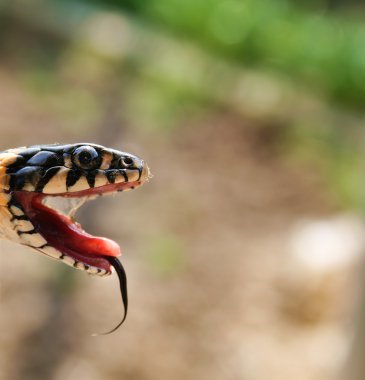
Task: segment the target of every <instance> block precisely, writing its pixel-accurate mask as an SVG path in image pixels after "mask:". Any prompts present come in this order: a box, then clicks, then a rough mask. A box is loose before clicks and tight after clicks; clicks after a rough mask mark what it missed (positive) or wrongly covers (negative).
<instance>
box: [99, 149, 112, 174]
mask: <svg viewBox="0 0 365 380" xmlns="http://www.w3.org/2000/svg"><path fill="white" fill-rule="evenodd" d="M102 155H103V161H102V163H101V165H100V169H102V170H106V169H109V168H110V164H111V162H112V160H113V154H112V153H110V152H103V154H102Z"/></svg>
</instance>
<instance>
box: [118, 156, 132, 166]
mask: <svg viewBox="0 0 365 380" xmlns="http://www.w3.org/2000/svg"><path fill="white" fill-rule="evenodd" d="M120 164H121V165H122V166H124V167H126V168H129V167H131V166H133V165H134V161H133V158H131V157H122V158H121V159H120Z"/></svg>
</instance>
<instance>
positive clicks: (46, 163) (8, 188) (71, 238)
mask: <svg viewBox="0 0 365 380" xmlns="http://www.w3.org/2000/svg"><path fill="white" fill-rule="evenodd" d="M149 177H150V172H149V169H148V166H147V165H146V164H145V162H144V161H143V160H142V159H140V158H138V157H137V156H134V155H132V154H129V153H126V152H120V151H118V150H115V149H110V148H106V147H103V146H101V145H96V144H89V143H78V144H67V145H60V144H53V145H37V146H31V147H21V148H15V149H9V150H6V151H3V152H1V153H0V238H2V239H8V240H11V241H13V242H15V243H19V244H23V245H26V246H29V247H31V248H33V249H35V250H37V251H38V252H40V253H42V254H45V255H47V256H48V257H51V258H53V259H56V260H59V261H60V262H62V263H64V264H66V265H69V266H72V267H74V268H76V269H79V270H83V271H86V272H88V273H89V274H93V275H99V276H104V275H108V274H110V273H111V268H112V266H114V267H115V268H116V269H117V273H118V275H119V273H121V271H120V270H118V264H117V261H116V260H117V259H116V257H117V256H119V255H120V248H119V245H118V244H117V243H115V242H114V241H112V240H110V239H106V238H101V237H95V236H92V235H90V234H88V233H86V232H85V231H84V230H83V229H82V228H81V226H80V225H79V224H78V223H77V222H75V221H74V213H75V210H76V209H77V208H78V207H79V206H80V205H81V204H82V203H84V202H85V201H87V200H89V199H93V198H95V197H97V196H99V195H104V194H112V193H115V192H118V191H124V190H130V189H134V188H136V187H139V186H141V185H142V184H143V183H145V182H146V181H147V180H148V178H149ZM56 198H57V199H59V198H61V199H63V200H64V199H67V200H68V201H69V202H70V205H71V206H72V207H71V209H70V210H69V212H68V213H66V214H64V213H61V212H60V211H59V210H57V209H55V208H53V207H51V206H50V205H49V201H50V200H51V201H52V199H56ZM122 295H123V294H122Z"/></svg>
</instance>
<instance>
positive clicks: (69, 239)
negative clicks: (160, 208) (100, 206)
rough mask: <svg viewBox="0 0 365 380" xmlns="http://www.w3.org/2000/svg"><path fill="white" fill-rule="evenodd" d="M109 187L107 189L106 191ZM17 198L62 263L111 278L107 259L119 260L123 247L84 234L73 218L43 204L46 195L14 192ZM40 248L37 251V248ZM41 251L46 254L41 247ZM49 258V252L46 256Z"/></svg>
mask: <svg viewBox="0 0 365 380" xmlns="http://www.w3.org/2000/svg"><path fill="white" fill-rule="evenodd" d="M139 184H140V183H138V182H135V183H133V182H130V183H124V184H123V186H122V185H119V186H113V187H112V186H110V185H107V186H105V187H104V189H103V188H96V189H90V190H86V191H81V192H78V193H64V194H52V195H51V196H55V195H57V196H62V197H84V196H90V197H92V196H94V195H95V194H96V195H102V194H106V193H114V192H116V191H122V190H126V189H130V188H134V187H137V186H138V185H139ZM106 187H107V188H106ZM12 195H13V198H14V199H15V201H16V202H17V203H19V204H20V205H21V206H22V208H23V211H24V213H25V214H26V215H27V217H28V218H29V220H30V221H31V223H32V224H33V226H34V228H35V230H36V231H37V232H38V233H39V234H41V235H42V236H43V237H44V239H45V240H46V241H47V243H48V245H49V246H50V247H53V248H54V249H56V250H57V251H59V252H61V256H60V257H59V259H61V260H63V261H64V262H65V263H66V264H68V265H70V266H73V267H75V268H77V269H80V270H86V271H88V272H89V273H92V274H99V275H104V274H110V273H111V265H110V263H109V261H108V259H107V256H113V257H116V256H119V255H120V247H119V245H118V244H117V243H116V242H114V241H113V240H110V239H106V238H102V237H95V236H92V235H90V234H88V233H86V232H85V231H83V230H82V228H81V226H80V225H79V224H77V223H75V222H73V221H72V220H71V219H70V218H68V217H66V216H65V215H63V214H60V213H58V212H57V211H56V210H54V209H52V208H49V207H47V206H45V205H44V204H43V199H44V198H45V196H50V195H48V194H47V195H45V194H42V193H33V192H25V191H19V192H13V193H12ZM33 248H36V249H37V247H33ZM38 250H39V251H40V252H42V249H41V248H40V247H39V248H38ZM44 253H45V254H47V253H46V252H44Z"/></svg>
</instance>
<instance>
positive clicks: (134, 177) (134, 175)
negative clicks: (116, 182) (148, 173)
mask: <svg viewBox="0 0 365 380" xmlns="http://www.w3.org/2000/svg"><path fill="white" fill-rule="evenodd" d="M126 173H127V177H128V182H134V181H138V177H139V172H138V170H126Z"/></svg>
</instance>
